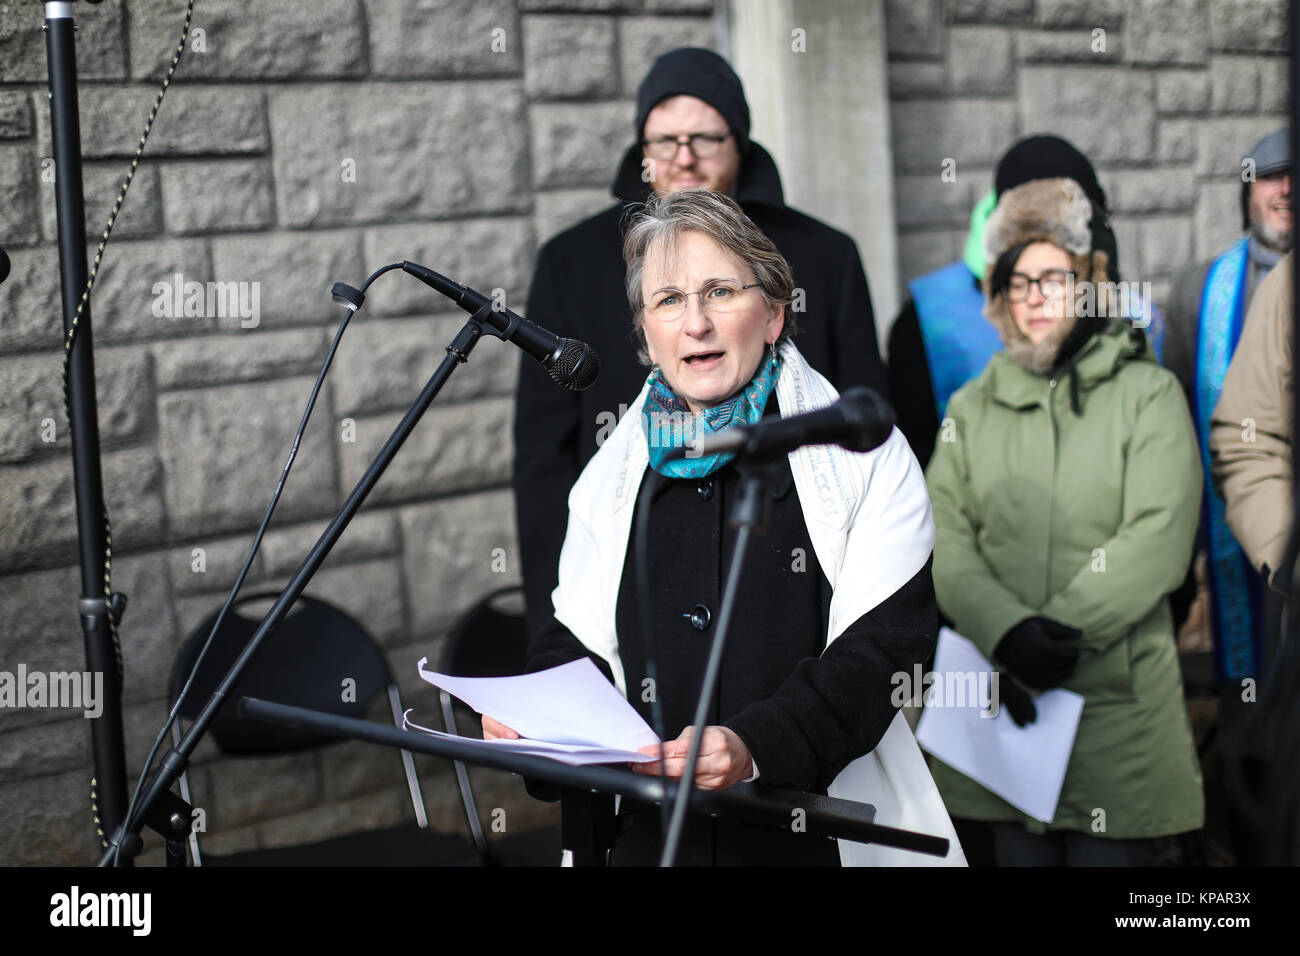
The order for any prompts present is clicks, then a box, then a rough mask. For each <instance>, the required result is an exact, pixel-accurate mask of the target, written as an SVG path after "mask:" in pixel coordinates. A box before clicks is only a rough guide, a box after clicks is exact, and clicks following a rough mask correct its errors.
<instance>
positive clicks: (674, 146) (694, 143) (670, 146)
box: [641, 133, 731, 162]
mask: <svg viewBox="0 0 1300 956" xmlns="http://www.w3.org/2000/svg"><path fill="white" fill-rule="evenodd" d="M730 135H731V133H723V134H722V135H721V136H716V135H713V134H711V133H693V134H691V135H690V136H664V137H662V138H660V139H643V140H641V145H642V147H644V148H645V151H646V155H647V156H649V157H650V158H651V159H658V160H663V161H664V162H667V161H668V160H670V159H672V158H673V157H674V156H676V155H677V150H678V148H679V147H681V146H685V147H686V148H687V149H689V150H690V151H691V155H692V156H694V157H695V158H696V159H710V158H712V157H714V156H716V155H717V154H718V150H719V148H721V146H722V143H723V141H724V140H725V139H726V138H727V137H728V136H730Z"/></svg>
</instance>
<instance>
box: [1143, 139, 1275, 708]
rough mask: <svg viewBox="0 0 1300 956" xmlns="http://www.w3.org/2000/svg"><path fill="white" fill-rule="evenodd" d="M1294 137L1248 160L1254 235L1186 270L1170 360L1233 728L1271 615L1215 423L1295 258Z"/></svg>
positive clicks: (1262, 146)
mask: <svg viewBox="0 0 1300 956" xmlns="http://www.w3.org/2000/svg"><path fill="white" fill-rule="evenodd" d="M1289 136H1290V134H1289V132H1288V130H1286V129H1280V130H1277V131H1276V132H1273V133H1270V134H1269V135H1268V136H1265V137H1264V138H1263V139H1261V140H1260V141H1259V142H1258V143H1256V144H1255V146H1254V148H1253V149H1252V150H1251V151H1250V153H1248V154H1247V155H1246V156H1245V157H1243V160H1242V166H1243V177H1242V180H1243V181H1242V184H1241V216H1242V228H1243V229H1245V230H1246V235H1245V236H1243V237H1242V238H1241V239H1240V240H1238V241H1237V242H1235V243H1233V244H1232V246H1230V247H1229V248H1228V249H1226V250H1225V251H1224V252H1223V253H1221V254H1220V255H1219V256H1217V257H1215V258H1214V259H1213V260H1212V261H1211V262H1208V263H1205V264H1201V265H1193V266H1189V267H1188V268H1186V269H1184V270H1183V271H1182V272H1180V273H1179V274H1178V275H1177V276H1176V277H1175V278H1174V284H1173V292H1172V294H1171V298H1170V304H1169V348H1168V350H1167V354H1166V357H1165V361H1166V364H1167V365H1168V367H1169V369H1170V370H1171V371H1172V372H1173V373H1174V374H1175V375H1177V376H1178V380H1179V382H1180V383H1181V384H1182V386H1183V391H1184V392H1185V393H1186V395H1187V401H1188V405H1189V406H1190V407H1191V409H1192V415H1193V418H1194V420H1195V422H1196V433H1197V437H1198V438H1199V440H1200V448H1201V466H1202V468H1203V470H1204V474H1205V478H1206V491H1205V501H1204V504H1203V506H1202V513H1201V536H1200V539H1201V544H1200V547H1201V549H1203V550H1204V552H1205V558H1206V560H1205V587H1206V588H1208V591H1209V598H1210V603H1209V606H1210V626H1211V630H1212V631H1213V645H1214V674H1215V678H1216V680H1217V681H1218V682H1219V683H1220V685H1221V689H1222V691H1223V693H1221V695H1220V697H1221V700H1220V705H1221V706H1220V720H1221V721H1223V723H1224V727H1225V729H1226V728H1228V727H1230V726H1232V725H1233V724H1235V723H1236V718H1237V715H1238V712H1239V711H1240V710H1241V707H1242V705H1243V702H1242V701H1241V699H1240V697H1241V684H1240V682H1241V681H1242V680H1244V679H1246V678H1254V677H1257V676H1258V661H1259V656H1260V651H1261V648H1262V646H1263V644H1262V642H1263V636H1264V618H1265V616H1266V615H1265V612H1264V604H1265V594H1264V589H1263V588H1262V585H1261V580H1260V576H1259V574H1258V573H1257V569H1255V568H1252V566H1251V563H1250V560H1249V559H1248V558H1247V556H1246V555H1245V554H1244V553H1243V552H1242V549H1241V547H1240V546H1239V544H1238V543H1237V541H1236V539H1235V538H1234V537H1233V535H1232V532H1231V530H1230V529H1229V527H1228V523H1227V520H1226V517H1225V506H1224V502H1223V499H1222V498H1221V497H1220V496H1219V494H1218V493H1217V492H1216V491H1215V488H1214V486H1213V484H1212V482H1211V481H1210V432H1211V417H1212V415H1213V412H1214V408H1215V406H1216V405H1217V404H1218V402H1219V396H1220V394H1221V393H1222V391H1223V381H1224V377H1225V376H1226V375H1227V372H1228V365H1229V363H1230V362H1231V360H1232V356H1233V353H1234V352H1235V351H1236V349H1237V343H1238V341H1239V340H1240V338H1241V332H1242V327H1243V325H1244V322H1245V316H1246V314H1247V311H1248V310H1249V307H1250V302H1251V300H1252V299H1253V297H1254V294H1255V290H1256V288H1258V286H1259V284H1260V282H1261V280H1262V279H1263V278H1264V277H1265V276H1267V275H1268V274H1269V273H1270V272H1271V271H1272V270H1273V267H1274V266H1275V265H1276V264H1277V262H1278V261H1279V260H1280V259H1281V258H1282V257H1283V256H1284V255H1286V254H1287V253H1288V252H1289V251H1290V250H1291V244H1292V228H1293V226H1292V218H1291V146H1290V139H1289ZM1252 172H1253V175H1249V174H1250V173H1252Z"/></svg>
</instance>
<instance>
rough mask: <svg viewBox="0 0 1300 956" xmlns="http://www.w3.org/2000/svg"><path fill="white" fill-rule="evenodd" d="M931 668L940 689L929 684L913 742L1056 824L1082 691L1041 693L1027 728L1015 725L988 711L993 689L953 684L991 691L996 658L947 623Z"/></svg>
mask: <svg viewBox="0 0 1300 956" xmlns="http://www.w3.org/2000/svg"><path fill="white" fill-rule="evenodd" d="M933 674H934V680H933V683H932V684H931V685H930V686H931V689H933V690H934V691H935V692H934V693H931V691H930V690H927V693H926V704H925V709H924V710H922V711H921V720H920V723H918V724H917V726H916V742H917V743H918V744H920V745H921V748H922V749H923V750H925V751H926V752H927V753H930V754H933V755H934V756H936V757H938V758H939V759H940V760H942V761H943V762H944V763H946V764H947V765H948V766H950V767H952V768H953V769H954V770H959V771H961V772H962V773H964V774H965V775H966V776H968V777H970V778H971V779H972V780H974V781H975V782H976V783H978V784H979V785H980V786H982V787H984V788H985V789H986V790H990V791H992V792H993V793H996V794H997V795H998V796H999V797H1001V798H1002V799H1003V800H1005V801H1007V803H1009V804H1011V805H1012V806H1013V807H1015V808H1016V809H1018V810H1021V811H1023V812H1024V813H1027V814H1028V815H1029V816H1031V817H1033V818H1034V819H1036V820H1042V821H1043V822H1044V823H1051V822H1052V818H1053V817H1055V816H1056V804H1057V802H1058V801H1059V800H1060V799H1061V786H1062V785H1063V784H1064V783H1065V769H1066V767H1067V766H1068V765H1069V763H1070V752H1071V751H1072V750H1073V749H1074V736H1075V734H1076V733H1077V732H1078V730H1079V718H1080V716H1082V714H1083V697H1082V696H1080V695H1079V694H1076V693H1075V692H1074V691H1069V690H1063V689H1061V688H1059V687H1058V688H1055V689H1053V690H1049V691H1046V692H1045V693H1042V694H1039V695H1038V696H1037V697H1036V698H1034V706H1035V707H1036V708H1037V711H1038V716H1037V718H1036V719H1035V720H1034V722H1033V723H1031V724H1028V725H1027V726H1024V727H1017V726H1016V722H1015V721H1014V720H1012V719H1011V714H1010V713H1008V712H1007V709H1006V708H1005V707H1000V706H999V707H997V711H996V715H995V716H989V712H990V710H992V708H991V707H989V704H990V701H991V699H992V695H991V694H990V693H989V692H988V691H986V692H985V693H984V695H983V699H975V698H976V697H978V696H980V695H978V694H970V693H961V694H958V693H956V691H958V690H961V689H962V688H966V689H970V688H988V689H989V690H990V691H991V689H992V688H993V687H995V686H996V685H995V684H993V682H992V675H993V665H992V664H990V663H989V662H988V661H987V660H986V659H985V657H984V655H983V654H981V653H980V652H979V649H978V648H976V647H975V645H974V644H972V643H971V642H970V641H969V640H968V639H966V638H965V637H962V636H961V635H960V634H958V633H957V632H956V631H954V630H952V629H951V628H947V627H943V628H940V629H939V647H938V649H937V650H936V651H935V655H934V671H933ZM932 698H933V701H932ZM968 698H970V699H968ZM994 703H996V702H994Z"/></svg>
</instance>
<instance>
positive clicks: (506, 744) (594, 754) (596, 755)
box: [402, 710, 656, 767]
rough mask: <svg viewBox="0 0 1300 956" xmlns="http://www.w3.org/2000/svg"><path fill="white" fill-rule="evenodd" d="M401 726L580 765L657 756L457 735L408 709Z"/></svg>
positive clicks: (628, 761) (510, 751) (637, 759)
mask: <svg viewBox="0 0 1300 956" xmlns="http://www.w3.org/2000/svg"><path fill="white" fill-rule="evenodd" d="M402 729H403V730H417V731H419V732H420V733H422V734H428V735H429V736H431V737H443V738H446V739H448V740H459V741H460V742H461V743H466V744H469V745H471V746H474V747H485V748H490V749H493V750H504V751H505V752H506V753H513V754H526V755H528V756H530V757H550V758H552V759H553V760H558V761H560V762H561V763H566V764H569V765H570V766H574V767H580V766H584V765H586V764H593V763H649V762H650V761H652V760H654V759H656V758H654V757H652V756H649V755H648V754H642V753H637V752H635V751H632V750H617V749H611V748H609V747H589V746H585V745H581V744H557V743H550V742H548V741H545V740H529V739H528V738H527V737H523V738H520V739H519V740H501V739H497V740H480V739H479V738H477V737H458V736H456V735H455V734H449V733H446V732H445V731H441V730H434V729H433V728H432V727H422V726H420V725H419V724H417V723H416V722H415V721H413V720H411V711H410V710H407V711H406V713H405V714H403V715H402Z"/></svg>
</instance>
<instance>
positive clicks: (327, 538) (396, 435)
mask: <svg viewBox="0 0 1300 956" xmlns="http://www.w3.org/2000/svg"><path fill="white" fill-rule="evenodd" d="M490 311H491V307H490V306H484V307H483V308H482V309H479V311H478V312H475V313H474V314H473V315H472V316H470V317H469V319H468V320H467V321H466V322H465V325H464V326H463V327H462V328H461V330H460V331H459V332H458V333H457V334H456V337H455V338H454V339H453V340H452V342H451V344H450V345H448V346H447V356H446V358H444V359H443V360H442V362H441V363H440V364H439V365H438V368H437V370H436V371H435V372H434V373H433V375H432V377H431V378H430V379H429V381H428V382H427V383H426V384H425V386H424V389H423V390H422V391H421V392H420V394H419V397H417V398H416V400H415V402H414V404H412V406H411V407H410V409H408V410H407V412H406V414H405V415H404V416H403V417H402V420H401V421H400V422H398V424H397V426H396V427H395V428H394V429H393V431H392V433H391V434H390V435H389V436H388V440H387V441H386V442H384V446H383V447H382V448H381V449H380V450H379V453H378V454H377V455H376V456H375V460H374V461H373V462H371V464H370V467H369V468H367V469H366V472H365V474H363V475H362V476H361V478H360V479H359V480H358V481H357V483H356V485H355V487H353V489H352V492H351V494H349V495H348V498H347V501H345V502H344V503H343V507H342V508H340V509H339V511H338V513H337V514H336V515H335V516H334V518H333V520H332V521H330V523H329V526H328V527H327V528H326V529H325V530H324V531H323V532H321V535H320V537H319V538H318V539H317V540H316V544H315V545H313V546H312V549H311V551H310V552H308V554H307V557H306V558H304V559H303V562H302V564H300V565H299V566H298V570H297V571H296V572H294V576H293V578H292V580H290V581H289V583H288V584H287V585H285V588H284V590H283V591H281V592H280V596H279V597H278V598H276V601H275V604H273V605H272V606H271V609H270V610H269V611H267V613H266V617H264V618H263V619H262V623H261V624H260V625H258V628H257V631H256V632H255V633H254V634H253V636H252V638H251V639H250V640H249V642H248V645H247V646H246V647H245V648H244V650H243V651H242V652H241V653H240V655H239V657H238V658H237V659H236V660H235V663H234V664H232V665H231V667H230V670H229V671H228V672H227V673H226V676H225V677H224V678H222V680H221V683H220V684H219V685H218V686H217V689H216V690H214V691H213V692H212V696H211V697H209V698H208V702H207V704H205V705H204V707H203V710H202V711H201V712H200V713H199V715H198V717H196V718H195V720H194V723H193V724H191V725H190V728H189V730H188V731H187V732H186V733H185V736H184V737H183V738H182V739H181V742H180V743H179V744H177V745H176V746H175V747H174V748H172V749H171V750H169V751H168V752H167V753H166V754H164V755H163V759H162V761H161V762H160V763H159V765H158V769H157V770H156V771H155V773H154V775H153V776H152V777H151V778H150V780H149V784H148V787H147V789H146V790H145V791H144V793H143V795H142V799H141V802H140V806H139V807H137V808H136V809H135V811H134V812H133V813H132V815H131V818H130V819H128V820H125V821H123V823H122V825H121V826H119V827H118V828H117V830H116V831H115V832H114V833H113V835H112V837H111V838H110V839H109V846H108V849H107V850H105V851H104V853H103V855H102V856H101V857H100V859H99V865H100V866H108V865H110V864H112V863H113V862H115V861H116V860H117V859H118V857H119V856H125V857H126V858H128V859H129V858H130V856H132V855H134V853H133V851H138V850H139V846H140V840H139V832H140V829H141V828H142V827H143V826H144V821H145V820H146V818H148V817H149V814H150V810H151V808H152V807H153V805H154V804H155V803H156V802H157V801H158V800H160V799H161V798H162V795H163V794H164V793H165V792H167V791H168V790H169V789H170V788H171V786H172V784H173V783H175V782H176V780H177V778H179V777H180V775H181V774H182V773H183V772H184V770H185V768H186V766H188V764H189V758H190V754H192V753H193V752H194V749H195V748H196V747H197V746H198V744H199V741H200V740H201V739H202V738H203V735H204V733H206V732H207V729H208V725H209V724H210V723H212V721H213V719H214V718H215V717H216V715H217V711H218V710H220V709H221V705H222V704H223V703H224V702H225V699H226V697H227V696H229V694H230V691H231V690H232V689H233V688H234V686H235V684H236V683H237V682H238V681H239V678H240V677H241V676H242V675H243V673H244V671H245V670H246V669H247V668H248V665H249V662H250V661H251V660H252V658H253V655H254V654H256V653H257V649H258V648H259V647H260V646H261V645H262V642H263V641H264V640H266V638H267V637H268V636H269V635H270V634H271V633H272V632H274V631H275V629H276V628H277V627H279V626H280V622H281V621H282V620H284V617H285V615H287V614H288V613H289V608H290V607H292V606H293V602H294V601H296V600H297V599H298V596H299V595H301V594H302V592H303V590H304V589H305V588H306V587H307V582H309V581H310V580H311V579H312V577H313V576H314V575H315V574H316V571H317V570H318V569H319V568H320V566H321V564H322V563H324V561H325V559H326V558H327V557H328V556H329V553H330V551H331V550H333V548H334V545H335V544H336V543H337V542H338V539H339V538H340V537H341V536H342V534H343V531H344V529H345V528H347V526H348V524H349V523H350V522H351V521H352V519H353V517H354V516H355V515H356V513H357V511H358V510H360V508H361V505H362V504H363V503H364V502H365V500H366V498H367V496H369V494H370V492H371V490H372V489H373V488H374V486H375V484H376V483H378V481H379V479H380V477H381V476H382V475H383V473H384V471H385V470H386V469H387V468H388V466H389V465H390V464H391V463H392V460H393V459H394V458H395V457H396V456H397V453H398V451H399V450H401V447H402V445H403V444H404V443H405V442H406V439H407V438H408V437H409V436H410V434H411V432H412V431H414V430H415V426H416V425H417V424H418V423H419V421H420V419H421V418H422V417H423V416H424V413H425V412H426V411H427V410H428V408H429V405H430V404H432V403H433V400H434V398H436V397H437V395H438V392H439V391H441V390H442V386H443V385H444V384H446V381H447V379H449V378H450V377H451V373H452V372H453V371H455V368H456V366H457V365H459V364H461V363H463V362H465V361H467V360H468V358H469V353H470V352H471V351H473V349H474V346H475V345H476V344H477V342H478V340H479V338H480V337H481V336H482V335H483V332H484V331H485V328H484V324H483V320H484V319H485V318H486V316H487V314H488V313H489V312H490ZM493 334H495V332H494V333H493Z"/></svg>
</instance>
